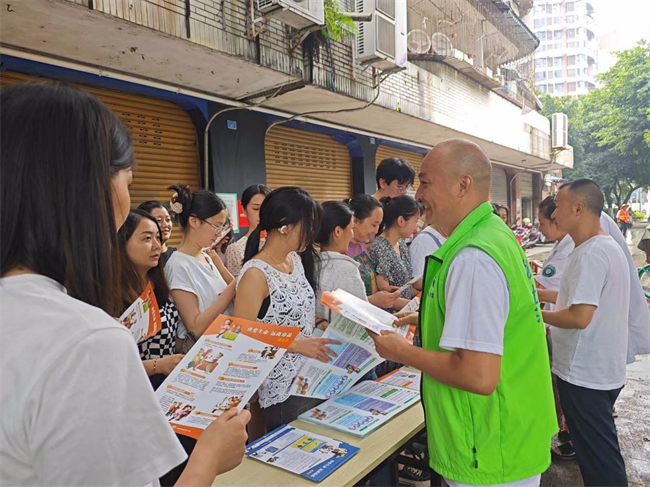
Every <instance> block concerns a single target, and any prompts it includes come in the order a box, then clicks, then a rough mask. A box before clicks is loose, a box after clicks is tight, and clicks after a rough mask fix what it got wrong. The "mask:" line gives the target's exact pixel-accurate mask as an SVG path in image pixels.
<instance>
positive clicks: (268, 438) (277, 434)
mask: <svg viewBox="0 0 650 487" xmlns="http://www.w3.org/2000/svg"><path fill="white" fill-rule="evenodd" d="M358 452H359V448H358V447H356V446H352V445H349V444H347V443H344V442H342V441H338V440H335V439H333V438H329V437H327V436H321V435H316V434H314V433H311V432H309V431H305V430H301V429H299V428H294V427H293V426H288V425H282V426H280V427H278V428H276V429H275V430H273V431H271V432H270V433H268V434H266V435H264V436H262V437H261V438H260V439H259V440H257V441H254V442H253V443H251V444H250V445H248V447H247V449H246V456H248V457H250V458H254V459H255V460H259V461H261V462H264V463H266V464H268V465H273V466H275V467H278V468H281V469H283V470H287V471H289V472H291V473H294V474H297V475H300V476H302V477H304V478H306V479H309V480H312V481H314V482H320V481H322V480H323V479H325V478H327V477H328V476H329V475H330V474H331V473H332V472H334V471H335V470H336V469H337V468H339V467H340V466H341V465H343V464H344V463H345V462H347V461H348V460H349V459H350V458H352V457H353V456H354V455H356V454H357V453H358Z"/></svg>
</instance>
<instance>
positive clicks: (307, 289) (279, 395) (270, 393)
mask: <svg viewBox="0 0 650 487" xmlns="http://www.w3.org/2000/svg"><path fill="white" fill-rule="evenodd" d="M290 255H291V258H292V260H293V272H292V273H291V274H285V273H284V272H280V271H278V270H277V269H275V268H274V267H272V266H270V265H269V264H267V263H266V262H264V261H263V260H259V259H252V260H249V261H248V262H247V263H246V264H245V265H244V267H243V268H242V270H241V272H240V274H239V277H238V279H237V287H239V282H240V281H241V278H242V277H243V275H244V274H245V273H246V271H247V270H248V269H250V268H256V269H259V270H261V271H262V272H263V273H264V275H265V276H266V283H267V285H268V287H269V307H268V309H267V311H266V314H265V315H264V316H263V317H261V318H259V319H258V321H260V322H263V323H271V324H274V325H284V326H295V327H298V328H301V329H302V331H301V332H300V333H299V334H298V336H297V337H296V339H300V338H308V337H310V336H311V335H312V332H313V331H314V324H315V320H316V297H315V295H314V290H313V289H312V288H311V286H310V285H309V281H307V278H306V277H305V270H304V268H303V266H302V262H301V260H300V258H299V257H298V255H297V254H295V253H294V252H292V253H291V254H290ZM306 361H307V357H305V356H304V355H300V354H297V353H285V354H284V355H283V356H282V358H281V359H280V362H278V365H276V366H275V368H274V369H273V370H272V371H271V373H270V374H269V376H268V377H267V378H266V380H265V381H264V382H263V383H262V385H261V387H260V388H259V390H258V393H259V399H260V406H261V407H262V408H268V407H269V406H273V405H274V404H279V403H282V402H284V401H285V400H286V399H287V398H288V397H289V396H290V394H291V392H290V389H291V384H292V383H293V381H294V379H295V378H296V376H297V375H298V372H299V371H300V369H301V368H302V366H303V365H304V363H305V362H306Z"/></svg>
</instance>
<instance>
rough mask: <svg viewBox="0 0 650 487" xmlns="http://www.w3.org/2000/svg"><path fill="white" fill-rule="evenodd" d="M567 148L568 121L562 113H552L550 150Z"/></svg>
mask: <svg viewBox="0 0 650 487" xmlns="http://www.w3.org/2000/svg"><path fill="white" fill-rule="evenodd" d="M568 146H569V119H568V117H567V116H566V114H564V113H554V114H553V116H552V117H551V148H553V149H556V148H566V147H568Z"/></svg>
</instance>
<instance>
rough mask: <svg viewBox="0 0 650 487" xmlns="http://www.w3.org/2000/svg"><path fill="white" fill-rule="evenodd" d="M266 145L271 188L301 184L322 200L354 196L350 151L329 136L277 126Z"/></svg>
mask: <svg viewBox="0 0 650 487" xmlns="http://www.w3.org/2000/svg"><path fill="white" fill-rule="evenodd" d="M264 145H265V147H264V152H265V158H266V183H267V184H268V185H269V186H270V187H271V188H273V189H275V188H280V187H282V186H300V187H301V188H304V189H305V190H306V191H307V192H308V193H309V194H310V195H311V196H312V197H313V198H314V199H315V200H316V201H318V202H323V201H328V200H343V199H346V198H350V197H351V196H352V165H351V162H350V151H349V150H348V148H347V146H345V145H343V144H341V143H340V142H337V141H336V140H334V139H333V138H332V137H330V136H329V135H327V134H320V133H317V132H308V131H306V130H297V129H292V128H288V127H274V128H272V129H271V130H270V131H269V133H268V134H267V136H266V140H265V144H264Z"/></svg>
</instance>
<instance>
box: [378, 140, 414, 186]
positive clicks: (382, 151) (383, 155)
mask: <svg viewBox="0 0 650 487" xmlns="http://www.w3.org/2000/svg"><path fill="white" fill-rule="evenodd" d="M424 156H425V154H422V153H420V152H414V151H409V150H404V149H396V148H394V147H389V146H387V145H380V146H379V148H378V149H377V155H376V156H375V167H377V166H379V164H380V163H381V161H383V160H384V159H388V158H390V157H397V158H398V159H403V160H405V161H406V162H408V163H409V164H410V165H411V166H413V170H414V171H415V183H414V184H413V187H414V189H418V186H419V185H420V180H419V179H418V174H419V173H420V168H421V167H422V160H423V159H424Z"/></svg>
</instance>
